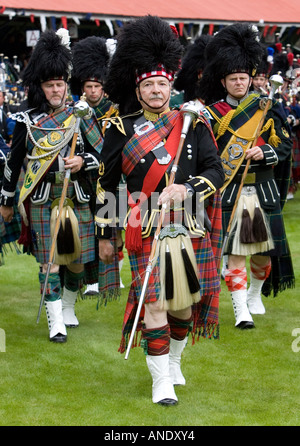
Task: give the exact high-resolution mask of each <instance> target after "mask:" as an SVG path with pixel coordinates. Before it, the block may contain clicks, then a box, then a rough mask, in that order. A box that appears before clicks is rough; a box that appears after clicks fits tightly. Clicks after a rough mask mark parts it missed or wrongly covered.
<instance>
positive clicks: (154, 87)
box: [136, 76, 171, 113]
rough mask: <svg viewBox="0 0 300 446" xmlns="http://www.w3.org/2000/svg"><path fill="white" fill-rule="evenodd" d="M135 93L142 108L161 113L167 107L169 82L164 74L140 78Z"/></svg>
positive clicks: (169, 89)
mask: <svg viewBox="0 0 300 446" xmlns="http://www.w3.org/2000/svg"><path fill="white" fill-rule="evenodd" d="M136 95H137V98H138V100H139V102H140V103H141V105H142V107H143V109H144V110H147V111H150V112H152V113H162V112H163V111H164V110H166V109H167V108H168V107H169V102H170V95H171V84H170V82H169V80H168V79H167V78H165V77H164V76H154V77H149V78H148V79H144V80H142V81H141V82H140V83H139V85H138V87H137V89H136Z"/></svg>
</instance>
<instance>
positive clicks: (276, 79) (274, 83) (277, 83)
mask: <svg viewBox="0 0 300 446" xmlns="http://www.w3.org/2000/svg"><path fill="white" fill-rule="evenodd" d="M270 83H271V89H270V93H269V96H268V98H267V101H266V104H265V107H264V111H263V114H262V117H261V119H260V121H259V125H258V128H257V130H256V135H255V138H254V141H253V143H252V146H251V147H255V146H256V144H257V141H258V138H259V136H260V131H261V129H262V126H263V123H264V120H265V118H266V115H267V113H268V111H269V109H270V106H271V104H272V100H273V98H274V95H275V93H276V91H277V89H278V88H279V87H281V85H283V79H282V77H281V76H280V75H279V74H274V75H273V76H271V77H270ZM250 162H251V158H249V159H248V160H247V163H246V166H245V170H244V172H243V175H242V179H241V184H240V186H239V189H238V192H237V196H236V199H235V203H234V206H233V209H232V212H231V215H230V219H229V223H228V226H227V230H226V234H225V237H224V241H223V246H222V251H221V256H220V258H221V259H222V257H223V255H224V251H225V247H226V244H227V241H228V237H229V232H230V229H231V224H232V221H233V217H234V214H235V211H236V208H237V204H238V201H239V198H240V196H241V192H242V188H243V186H244V182H245V178H246V175H247V173H248V170H249V166H250Z"/></svg>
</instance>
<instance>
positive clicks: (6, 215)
mask: <svg viewBox="0 0 300 446" xmlns="http://www.w3.org/2000/svg"><path fill="white" fill-rule="evenodd" d="M0 213H1V215H2V217H3V220H4V221H5V222H7V223H10V222H11V221H12V218H13V216H14V208H13V207H12V206H0Z"/></svg>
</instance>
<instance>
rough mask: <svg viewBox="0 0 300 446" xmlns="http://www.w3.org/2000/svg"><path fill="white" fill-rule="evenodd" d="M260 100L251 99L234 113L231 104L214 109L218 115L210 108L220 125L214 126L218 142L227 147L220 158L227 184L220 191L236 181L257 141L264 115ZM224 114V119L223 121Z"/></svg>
mask: <svg viewBox="0 0 300 446" xmlns="http://www.w3.org/2000/svg"><path fill="white" fill-rule="evenodd" d="M259 99H260V97H259V96H258V95H256V94H253V95H250V96H248V98H247V99H245V100H244V101H243V102H242V103H241V104H240V105H239V106H238V107H237V108H236V109H235V110H234V109H231V107H230V106H229V105H228V104H226V103H224V102H220V103H219V104H216V105H215V106H214V108H215V109H216V111H217V112H218V113H217V114H216V113H214V111H213V110H212V109H210V107H207V108H208V110H209V112H210V113H211V114H212V116H213V117H214V119H216V121H217V122H216V124H215V125H214V133H215V135H217V139H219V145H220V147H224V143H225V148H224V149H223V152H222V154H221V162H222V166H223V170H224V173H225V181H224V184H223V186H222V188H221V189H220V190H221V192H222V191H223V190H224V189H226V187H227V186H228V185H229V184H230V182H231V181H232V179H233V178H234V176H235V174H236V173H237V171H238V169H239V168H240V166H241V164H242V162H243V161H244V158H245V155H246V150H247V149H248V148H249V147H251V145H252V143H253V141H254V140H255V137H256V135H257V129H258V126H259V124H260V121H261V118H262V115H263V110H262V109H261V108H259V102H258V100H259ZM222 114H223V116H221V117H220V115H222ZM226 120H227V121H228V122H226ZM224 123H225V124H224ZM222 126H223V127H222ZM222 143H223V144H222Z"/></svg>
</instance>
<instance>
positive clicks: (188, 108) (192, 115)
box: [180, 101, 204, 136]
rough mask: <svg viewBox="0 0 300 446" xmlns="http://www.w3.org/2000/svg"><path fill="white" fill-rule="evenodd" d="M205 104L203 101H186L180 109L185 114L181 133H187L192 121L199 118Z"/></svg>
mask: <svg viewBox="0 0 300 446" xmlns="http://www.w3.org/2000/svg"><path fill="white" fill-rule="evenodd" d="M203 108H204V105H203V104H201V102H194V101H189V102H185V103H184V104H183V106H182V107H181V109H180V113H181V114H182V115H183V119H184V120H183V126H182V130H181V135H184V136H185V135H186V134H187V132H188V129H189V127H190V124H191V122H192V121H193V120H194V119H196V118H199V116H200V112H201V110H202V109H203Z"/></svg>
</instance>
